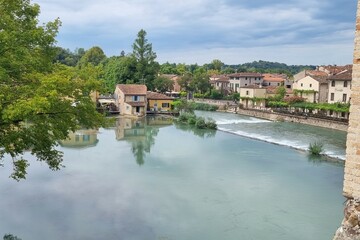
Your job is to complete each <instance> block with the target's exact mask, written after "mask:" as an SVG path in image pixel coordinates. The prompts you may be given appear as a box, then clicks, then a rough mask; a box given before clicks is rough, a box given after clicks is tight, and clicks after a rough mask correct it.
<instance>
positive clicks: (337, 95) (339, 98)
mask: <svg viewBox="0 0 360 240" xmlns="http://www.w3.org/2000/svg"><path fill="white" fill-rule="evenodd" d="M331 82H332V81H329V93H328V102H329V103H336V102H344V101H343V95H344V94H346V101H345V102H349V100H350V94H351V87H350V85H351V81H347V87H344V81H336V80H335V81H334V82H335V86H334V87H333V86H331ZM331 93H333V95H334V99H333V100H331Z"/></svg>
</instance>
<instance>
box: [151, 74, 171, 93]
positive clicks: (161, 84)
mask: <svg viewBox="0 0 360 240" xmlns="http://www.w3.org/2000/svg"><path fill="white" fill-rule="evenodd" d="M154 87H155V89H156V90H157V91H159V92H161V93H165V92H167V91H171V90H172V89H173V87H174V82H173V80H171V79H169V78H167V77H165V76H161V75H160V76H158V77H156V78H155V80H154Z"/></svg>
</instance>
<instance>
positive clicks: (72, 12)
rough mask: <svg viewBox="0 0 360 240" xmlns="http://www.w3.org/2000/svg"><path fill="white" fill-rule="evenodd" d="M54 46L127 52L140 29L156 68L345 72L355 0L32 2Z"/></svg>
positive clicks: (349, 53)
mask: <svg viewBox="0 0 360 240" xmlns="http://www.w3.org/2000/svg"><path fill="white" fill-rule="evenodd" d="M33 2H36V3H38V4H40V7H41V16H40V21H41V22H46V21H51V20H54V19H55V18H57V17H59V18H60V20H61V21H62V26H61V28H60V32H59V35H58V37H57V39H58V45H59V46H61V47H64V48H69V49H70V50H74V49H75V48H76V47H83V48H85V49H88V48H90V47H92V46H100V47H101V48H102V49H103V50H104V52H105V53H106V55H107V56H113V55H119V54H120V52H121V50H124V51H125V52H126V53H129V52H131V45H132V43H133V42H134V40H135V38H136V34H137V32H138V31H139V30H140V29H144V30H146V32H147V38H148V40H149V42H151V43H152V44H153V50H154V51H155V52H156V53H157V56H158V58H157V60H158V61H159V62H160V63H164V62H166V61H169V62H176V63H188V64H190V63H198V64H204V63H209V62H211V61H212V60H213V59H220V60H222V61H223V62H225V63H226V64H238V63H245V62H251V61H257V60H266V61H277V62H282V63H287V64H314V65H325V64H337V65H343V64H349V63H351V62H352V52H353V48H354V43H353V42H354V40H353V39H354V29H355V15H356V3H357V1H356V0H177V1H174V0H104V1H99V0H77V1H73V0H34V1H33Z"/></svg>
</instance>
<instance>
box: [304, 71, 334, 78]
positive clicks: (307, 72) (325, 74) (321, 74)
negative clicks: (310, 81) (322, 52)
mask: <svg viewBox="0 0 360 240" xmlns="http://www.w3.org/2000/svg"><path fill="white" fill-rule="evenodd" d="M305 74H306V76H312V77H313V76H319V77H321V76H322V77H326V76H329V75H328V74H327V73H326V72H323V71H317V70H306V72H305Z"/></svg>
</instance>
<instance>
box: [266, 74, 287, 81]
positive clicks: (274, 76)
mask: <svg viewBox="0 0 360 240" xmlns="http://www.w3.org/2000/svg"><path fill="white" fill-rule="evenodd" d="M263 77H264V78H263V79H264V81H266V82H284V81H285V80H286V75H284V74H271V73H264V74H263Z"/></svg>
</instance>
